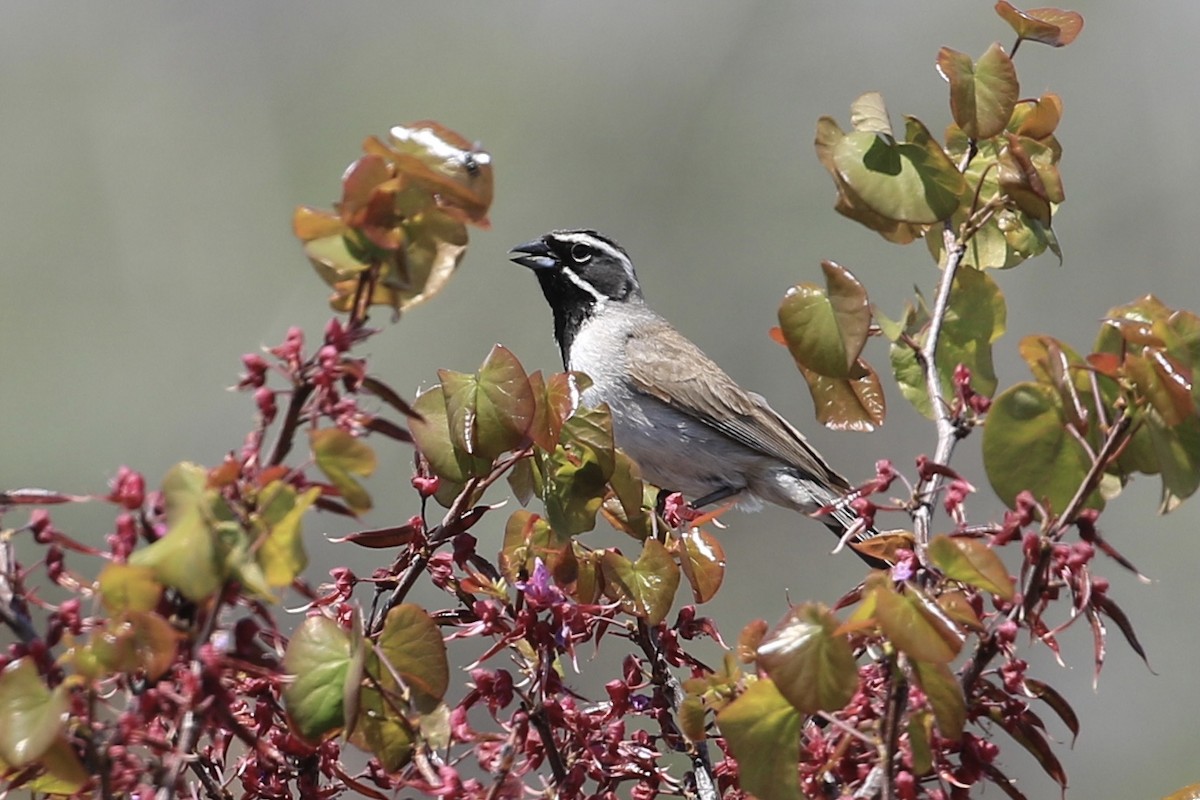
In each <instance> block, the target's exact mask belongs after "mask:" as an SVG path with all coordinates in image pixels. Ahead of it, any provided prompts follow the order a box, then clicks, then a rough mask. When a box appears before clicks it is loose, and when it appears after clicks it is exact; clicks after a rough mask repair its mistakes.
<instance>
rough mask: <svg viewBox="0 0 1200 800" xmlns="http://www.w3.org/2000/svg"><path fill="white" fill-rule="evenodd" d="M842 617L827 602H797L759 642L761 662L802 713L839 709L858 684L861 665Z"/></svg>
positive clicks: (777, 686) (782, 692)
mask: <svg viewBox="0 0 1200 800" xmlns="http://www.w3.org/2000/svg"><path fill="white" fill-rule="evenodd" d="M837 627H838V621H837V618H836V617H834V616H833V614H832V613H831V612H830V611H829V609H827V608H825V607H824V606H821V605H818V604H814V603H805V604H804V605H800V606H796V607H794V608H792V609H791V610H790V611H789V612H788V614H787V616H785V617H784V618H783V619H782V620H781V621H780V623H779V624H778V625H776V626H775V629H774V630H772V631H771V633H770V634H768V635H767V637H766V638H765V639H764V640H763V641H762V642H761V643H760V644H759V645H758V651H757V656H758V659H757V660H758V665H759V666H760V667H761V668H762V669H763V670H764V671H765V672H766V673H767V675H769V676H770V677H771V680H772V681H773V682H774V684H775V687H776V688H777V689H778V690H779V692H780V694H782V695H783V696H784V697H786V698H787V700H788V702H789V703H791V704H792V705H793V706H795V708H796V710H797V711H799V712H800V713H802V714H814V713H816V712H817V711H836V710H838V709H840V708H842V707H843V706H845V705H846V703H848V702H850V698H851V697H853V696H854V692H855V690H857V688H858V666H857V664H856V663H855V661H854V652H853V650H852V649H851V648H850V643H849V641H847V639H846V637H845V636H840V635H838V634H837V633H836V630H837Z"/></svg>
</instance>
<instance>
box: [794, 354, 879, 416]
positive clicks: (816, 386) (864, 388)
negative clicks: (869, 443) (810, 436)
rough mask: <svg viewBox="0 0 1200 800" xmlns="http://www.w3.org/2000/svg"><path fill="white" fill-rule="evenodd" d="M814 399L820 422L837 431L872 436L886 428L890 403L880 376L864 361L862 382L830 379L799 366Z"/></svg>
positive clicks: (858, 379)
mask: <svg viewBox="0 0 1200 800" xmlns="http://www.w3.org/2000/svg"><path fill="white" fill-rule="evenodd" d="M796 366H797V367H798V368H799V369H800V373H801V374H802V375H803V376H804V380H805V382H806V383H808V391H809V393H810V394H811V395H812V400H813V411H814V413H815V415H816V418H817V421H818V422H820V423H821V424H822V425H824V426H825V427H826V428H829V429H831V430H835V431H857V432H859V433H869V432H871V431H873V430H875V429H876V428H878V427H879V426H880V425H882V424H883V421H884V418H885V417H886V416H887V400H886V398H885V396H884V393H883V386H882V384H881V383H880V382H879V376H878V375H876V374H875V370H874V369H872V368H871V366H870V365H869V364H867V363H866V362H865V361H862V360H861V359H860V360H859V361H858V364H857V367H858V368H859V369H861V370H862V371H863V372H864V373H865V374H863V375H862V377H859V378H827V377H825V376H824V375H818V374H817V373H815V372H812V371H811V370H809V369H807V368H805V367H804V366H802V365H800V364H797V365H796Z"/></svg>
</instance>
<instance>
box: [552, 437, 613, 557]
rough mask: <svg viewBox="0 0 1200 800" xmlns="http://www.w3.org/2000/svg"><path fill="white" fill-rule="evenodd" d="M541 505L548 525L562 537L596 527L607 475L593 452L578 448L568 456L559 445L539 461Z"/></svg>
mask: <svg viewBox="0 0 1200 800" xmlns="http://www.w3.org/2000/svg"><path fill="white" fill-rule="evenodd" d="M539 466H540V469H541V473H542V503H543V504H544V505H545V507H546V517H547V519H549V521H550V526H551V527H552V528H554V530H556V531H558V532H559V533H561V534H563V535H564V536H574V535H576V534H579V533H584V532H586V531H590V530H592V529H593V528H595V527H596V514H597V513H598V512H599V510H600V505H601V503H603V502H604V494H605V492H606V491H607V486H608V483H607V475H606V474H605V472H604V468H603V467H602V466H601V465H600V463H599V461H597V457H596V453H595V451H593V450H591V449H590V448H586V447H584V448H577V449H576V451H574V452H573V453H568V452H567V450H566V449H564V448H563V447H562V446H561V445H560V446H559V447H558V449H556V450H555V451H554V452H553V453H551V454H547V455H545V456H544V457H543V458H542V459H540V465H539Z"/></svg>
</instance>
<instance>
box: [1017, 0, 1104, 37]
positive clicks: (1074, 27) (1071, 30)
mask: <svg viewBox="0 0 1200 800" xmlns="http://www.w3.org/2000/svg"><path fill="white" fill-rule="evenodd" d="M996 13H997V14H999V15H1000V17H1001V18H1002V19H1003V20H1004V21H1005V22H1007V23H1008V24H1009V25H1011V26H1012V29H1013V30H1014V31H1016V32H1017V36H1019V37H1021V38H1022V39H1028V40H1030V41H1034V42H1041V43H1042V44H1048V45H1050V46H1051V47H1065V46H1066V45H1069V44H1070V43H1071V42H1073V41H1075V37H1076V36H1078V35H1079V32H1080V31H1081V30H1083V17H1082V16H1081V15H1079V14H1077V13H1075V12H1074V11H1063V10H1062V9H1058V8H1031V9H1029V10H1028V11H1022V10H1020V9H1018V8H1016V7H1015V6H1013V4H1012V3H1009V2H1006V0H999V2H997V3H996Z"/></svg>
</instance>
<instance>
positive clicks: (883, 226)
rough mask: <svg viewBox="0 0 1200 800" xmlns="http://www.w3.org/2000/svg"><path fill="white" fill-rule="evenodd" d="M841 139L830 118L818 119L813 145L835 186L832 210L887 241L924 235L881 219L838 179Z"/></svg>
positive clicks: (912, 227) (920, 228)
mask: <svg viewBox="0 0 1200 800" xmlns="http://www.w3.org/2000/svg"><path fill="white" fill-rule="evenodd" d="M865 96H866V95H864V97H865ZM860 99H861V98H860ZM879 102H880V103H882V98H879ZM884 113H886V111H885V112H884ZM845 138H846V134H844V133H842V129H841V128H839V127H838V124H837V122H835V121H834V120H833V119H832V118H830V117H821V119H820V120H818V121H817V135H816V138H815V139H814V141H813V144H814V145H815V147H816V150H817V158H818V160H820V162H821V166H823V167H825V169H826V170H827V171H828V172H829V175H830V177H831V178H833V183H834V186H836V187H837V193H838V194H837V202H835V203H834V210H836V211H837V212H838V213H839V214H841V215H843V216H845V217H849V218H850V219H852V220H854V221H856V222H859V223H861V224H862V225H865V226H866V227H868V228H870V229H871V230H873V231H876V232H877V233H879V235H880V236H882V237H883V238H885V239H887V240H888V241H889V242H894V243H896V244H908V243H909V242H911V241H913V240H914V239H919V238H920V237H922V236H924V235H925V231H926V229H927V226H925V225H921V224H910V223H907V222H898V221H896V220H894V219H889V218H887V217H885V216H883V215H882V214H880V213H878V212H877V211H875V210H874V209H872V208H871V207H870V206H869V205H868V204H867V203H866V202H865V201H864V200H863V199H862V198H861V197H859V195H858V193H857V192H856V191H855V190H854V188H853V187H852V186H851V185H850V183H849V182H848V181H847V180H846V179H845V178H844V177H843V176H842V174H841V172H840V170H839V169H838V166H837V162H836V160H835V159H834V154H835V153H836V152H837V149H838V146H839V145H840V144H841V142H842V140H843V139H845Z"/></svg>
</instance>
